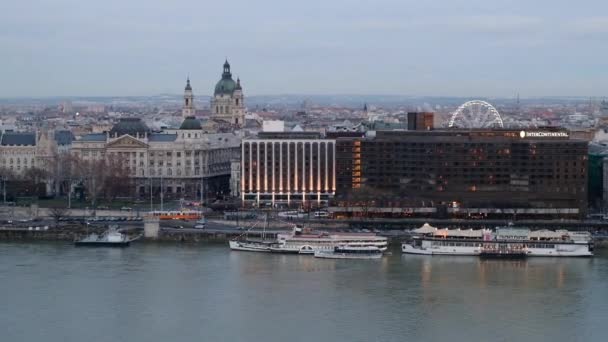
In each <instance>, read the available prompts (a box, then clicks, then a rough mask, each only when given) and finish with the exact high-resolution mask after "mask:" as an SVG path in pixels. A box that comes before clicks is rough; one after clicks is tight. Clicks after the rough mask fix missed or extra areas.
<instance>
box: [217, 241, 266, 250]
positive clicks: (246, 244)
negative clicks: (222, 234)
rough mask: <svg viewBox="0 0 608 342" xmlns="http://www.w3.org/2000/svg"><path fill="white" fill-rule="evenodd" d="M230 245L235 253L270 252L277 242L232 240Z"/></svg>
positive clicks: (229, 242)
mask: <svg viewBox="0 0 608 342" xmlns="http://www.w3.org/2000/svg"><path fill="white" fill-rule="evenodd" d="M228 244H229V246H230V249H231V250H233V251H243V252H270V248H272V246H274V245H275V244H276V241H255V240H241V241H240V240H230V241H228Z"/></svg>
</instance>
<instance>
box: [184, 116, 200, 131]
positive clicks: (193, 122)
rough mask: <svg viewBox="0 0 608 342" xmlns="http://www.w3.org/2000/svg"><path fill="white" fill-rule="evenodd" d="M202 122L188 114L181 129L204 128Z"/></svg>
mask: <svg viewBox="0 0 608 342" xmlns="http://www.w3.org/2000/svg"><path fill="white" fill-rule="evenodd" d="M202 128H203V127H202V126H201V122H200V121H199V120H198V119H197V118H195V117H194V116H188V117H186V119H185V120H184V122H182V125H181V126H180V127H179V129H202Z"/></svg>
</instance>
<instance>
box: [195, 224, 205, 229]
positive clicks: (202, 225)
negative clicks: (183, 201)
mask: <svg viewBox="0 0 608 342" xmlns="http://www.w3.org/2000/svg"><path fill="white" fill-rule="evenodd" d="M194 228H195V229H205V225H204V224H196V225H194Z"/></svg>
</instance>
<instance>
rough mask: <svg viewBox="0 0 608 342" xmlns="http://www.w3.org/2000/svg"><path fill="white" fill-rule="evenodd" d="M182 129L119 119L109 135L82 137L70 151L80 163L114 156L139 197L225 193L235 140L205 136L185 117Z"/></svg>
mask: <svg viewBox="0 0 608 342" xmlns="http://www.w3.org/2000/svg"><path fill="white" fill-rule="evenodd" d="M182 127H183V129H181V128H180V129H174V130H166V131H164V132H161V133H152V132H151V131H150V130H149V129H148V127H147V126H146V125H145V124H144V123H143V122H142V121H141V120H140V119H135V118H125V119H121V120H120V121H119V122H118V123H117V124H116V125H115V126H114V127H113V128H112V130H110V132H107V133H101V134H88V135H85V136H83V137H82V138H81V139H79V140H76V141H74V142H73V144H72V153H73V154H74V155H76V156H79V157H81V158H82V159H84V160H91V159H98V158H104V157H105V156H108V155H115V156H119V157H121V158H123V159H124V161H125V162H126V163H127V165H128V166H129V172H130V174H131V177H132V178H134V179H135V192H136V194H137V195H139V196H145V195H149V194H150V191H152V192H153V193H160V192H161V187H162V192H163V193H164V196H165V197H176V198H191V199H196V198H200V196H201V190H203V191H202V193H203V195H204V197H205V198H209V197H215V196H219V195H228V194H229V189H230V185H229V181H230V167H231V165H230V161H231V160H232V159H234V158H235V157H237V156H238V155H239V152H240V148H239V146H240V137H239V136H237V135H236V134H233V133H205V132H204V131H203V130H202V129H201V128H200V122H199V121H198V120H197V119H194V118H193V117H188V118H186V120H184V123H183V124H182Z"/></svg>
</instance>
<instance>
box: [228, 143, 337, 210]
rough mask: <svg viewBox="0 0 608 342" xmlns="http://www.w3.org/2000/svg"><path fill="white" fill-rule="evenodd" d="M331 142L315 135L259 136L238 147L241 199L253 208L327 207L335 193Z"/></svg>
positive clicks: (333, 145)
mask: <svg viewBox="0 0 608 342" xmlns="http://www.w3.org/2000/svg"><path fill="white" fill-rule="evenodd" d="M335 147H336V145H335V140H334V139H324V138H322V137H321V135H320V133H316V132H289V133H287V132H261V133H259V134H258V136H257V137H256V138H249V139H244V140H243V142H242V145H241V177H240V178H241V199H242V200H243V201H244V202H253V203H256V204H258V205H259V204H265V203H270V204H272V205H275V204H279V203H281V204H287V205H291V204H302V205H313V206H314V205H321V204H324V203H327V201H328V200H329V199H331V198H332V197H333V196H334V194H335V191H336V178H335V168H336V160H335Z"/></svg>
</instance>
